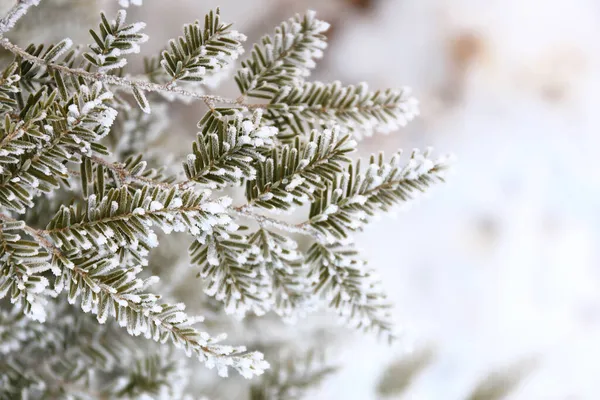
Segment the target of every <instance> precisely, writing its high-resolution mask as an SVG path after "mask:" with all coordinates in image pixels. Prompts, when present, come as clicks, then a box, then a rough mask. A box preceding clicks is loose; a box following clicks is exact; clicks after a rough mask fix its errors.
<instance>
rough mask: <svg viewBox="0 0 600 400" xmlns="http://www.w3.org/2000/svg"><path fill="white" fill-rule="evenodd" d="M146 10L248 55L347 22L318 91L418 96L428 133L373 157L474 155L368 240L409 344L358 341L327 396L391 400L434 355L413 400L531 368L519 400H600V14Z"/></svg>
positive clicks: (492, 6)
mask: <svg viewBox="0 0 600 400" xmlns="http://www.w3.org/2000/svg"><path fill="white" fill-rule="evenodd" d="M361 4H371V7H367V8H363V7H359V5H361ZM145 5H146V9H145V10H144V11H140V14H142V15H143V16H144V17H143V20H145V21H147V22H148V24H149V26H150V27H154V29H155V30H156V27H157V25H159V26H160V27H161V28H159V30H157V31H156V32H155V34H154V37H153V39H152V42H151V43H150V44H149V45H155V46H157V48H158V47H160V46H162V44H163V43H164V41H165V40H166V39H167V38H169V37H172V36H174V35H175V34H176V33H177V32H178V29H179V26H178V22H184V21H187V22H189V21H190V20H191V18H195V17H201V16H202V15H203V13H204V12H205V11H206V10H207V9H208V8H209V7H212V6H215V5H220V6H221V8H222V14H223V15H224V18H225V19H226V20H227V21H234V22H237V21H240V22H239V23H236V26H237V29H239V30H241V31H242V32H245V33H247V34H248V36H249V37H250V40H252V39H256V38H257V37H258V36H259V35H260V34H262V33H264V32H270V31H271V30H272V27H273V26H274V24H276V23H277V22H278V21H280V20H282V19H283V18H285V17H287V16H289V15H291V14H292V13H293V12H296V11H302V10H304V9H306V8H312V9H315V10H317V11H318V12H319V15H320V16H321V17H322V18H324V19H328V20H329V21H331V22H332V32H331V44H330V48H329V50H328V52H327V54H326V56H325V59H324V60H323V61H322V63H321V66H320V69H319V70H318V72H317V74H316V76H315V79H323V80H331V79H340V80H341V81H342V82H344V83H356V82H359V81H361V80H365V81H367V82H369V83H370V84H371V87H381V88H384V87H396V86H402V85H410V86H412V87H413V89H414V91H415V93H416V95H417V96H418V97H419V98H420V100H421V104H422V116H421V118H420V119H419V120H418V121H417V122H414V123H412V125H410V126H409V127H408V128H406V129H405V130H403V131H399V132H395V133H392V134H390V135H388V136H376V137H373V138H371V139H369V140H367V141H365V142H363V143H362V145H363V149H365V153H367V152H369V151H376V150H379V149H380V148H384V149H387V150H388V151H392V150H395V149H396V148H399V147H403V148H407V149H410V148H412V147H415V146H418V147H425V146H428V145H431V146H433V147H434V148H435V149H436V150H437V151H439V152H442V153H446V152H453V153H454V154H456V156H457V158H458V162H457V165H456V171H455V173H454V175H453V176H452V177H451V179H450V182H449V183H448V184H447V185H444V186H440V187H437V188H436V189H435V190H434V191H433V192H432V193H431V195H430V196H428V197H427V198H423V199H421V201H419V203H418V204H415V205H414V206H413V207H412V208H411V209H410V211H409V212H402V213H399V214H398V216H397V217H396V218H393V219H390V218H387V217H386V218H383V219H382V220H381V221H379V222H376V223H373V224H372V225H371V226H370V227H369V228H368V229H367V230H366V231H365V232H364V234H362V235H361V237H360V239H359V240H358V241H359V243H361V244H362V246H363V247H364V251H365V255H366V257H367V258H368V260H369V262H370V263H371V265H373V266H376V267H377V268H379V270H380V271H381V275H382V277H383V278H384V282H385V285H386V287H387V290H388V293H389V294H390V297H391V298H392V300H393V301H394V302H395V304H396V314H397V315H396V317H397V321H398V323H399V324H400V325H401V326H402V327H403V328H404V331H405V335H404V336H403V339H402V340H400V342H399V343H397V344H396V345H395V346H394V347H392V348H389V347H388V346H386V345H385V344H384V343H378V342H377V341H376V340H372V339H370V338H367V337H364V336H360V335H357V336H355V338H354V343H353V344H352V345H350V346H345V348H346V350H345V351H343V354H342V355H341V356H340V358H341V360H342V364H343V365H344V367H343V368H342V369H341V371H340V372H339V373H338V374H337V375H335V376H334V377H333V378H332V379H330V380H328V381H327V382H326V383H325V384H324V385H323V387H322V388H321V389H320V390H318V391H317V392H316V393H314V395H313V396H311V398H314V399H338V398H344V399H357V400H359V399H360V400H367V399H375V398H377V393H376V391H375V388H376V386H377V384H378V382H379V380H380V379H381V376H382V374H383V372H384V370H385V369H386V367H387V366H388V365H389V364H390V363H392V362H393V361H394V360H397V359H399V358H402V357H410V352H411V350H419V349H420V348H423V347H425V346H427V347H432V348H434V349H435V350H434V358H433V360H432V362H431V364H429V365H428V366H427V367H426V368H425V369H424V370H423V371H422V373H420V374H419V375H418V376H417V377H416V379H415V380H414V381H413V382H412V384H411V385H410V386H409V388H408V390H407V391H405V392H404V394H403V397H402V398H409V399H425V400H426V399H461V398H465V397H466V396H467V395H468V394H469V393H470V391H471V390H472V389H473V388H474V386H475V385H476V384H477V383H478V382H480V381H481V379H482V378H484V377H485V376H486V375H487V374H488V373H489V372H491V371H494V370H500V371H502V370H503V369H506V368H510V366H512V365H515V364H518V363H519V362H521V361H523V360H526V361H527V360H532V359H533V360H535V362H534V365H535V367H534V368H533V370H532V372H531V373H530V374H529V375H528V376H527V378H526V379H525V380H524V382H523V384H522V385H521V386H519V389H518V390H517V391H515V392H514V393H512V394H511V396H510V398H514V399H573V400H574V399H596V398H598V396H600V380H599V379H598V372H600V290H599V289H600V264H599V261H600V257H599V250H598V248H599V247H598V245H599V244H600V243H599V239H600V213H599V210H600V169H599V168H598V166H597V159H598V145H599V144H600V139H599V138H600V111H599V108H600V74H599V71H600V65H599V61H600V41H599V40H598V38H599V37H600V3H599V2H598V1H596V0H572V1H569V2H565V1H560V0H485V1H480V0H373V1H370V2H369V1H358V0H355V1H342V0H339V1H334V0H331V1H326V0H314V1H310V0H301V1H300V0H295V1H292V0H288V1H284V0H280V1H275V0H263V1H258V0H256V1H250V0H245V1H239V0H218V1H213V0H211V1H202V2H198V1H173V2H169V5H168V7H167V6H166V5H165V2H163V1H159V0H145ZM167 13H168V15H169V16H170V19H169V20H168V23H165V22H163V24H164V25H161V22H160V21H161V20H162V21H164V19H163V18H164V16H165V15H166V14H167ZM224 90H225V91H227V90H228V89H227V88H225V89H224Z"/></svg>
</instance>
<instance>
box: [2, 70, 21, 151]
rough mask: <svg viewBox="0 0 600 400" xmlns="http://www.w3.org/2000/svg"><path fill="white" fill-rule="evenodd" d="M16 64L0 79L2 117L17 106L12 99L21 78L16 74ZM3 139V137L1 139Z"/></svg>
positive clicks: (3, 73)
mask: <svg viewBox="0 0 600 400" xmlns="http://www.w3.org/2000/svg"><path fill="white" fill-rule="evenodd" d="M17 68H19V64H18V63H12V64H10V65H9V66H8V67H7V68H5V69H4V71H3V72H2V78H0V79H1V80H0V113H1V115H2V116H4V115H5V114H6V113H7V112H10V111H11V110H13V109H14V108H15V107H16V106H17V102H16V100H15V99H14V98H13V96H14V93H18V92H19V84H18V82H19V80H20V79H21V76H20V75H18V74H16V72H17ZM2 139H4V137H3V138H2Z"/></svg>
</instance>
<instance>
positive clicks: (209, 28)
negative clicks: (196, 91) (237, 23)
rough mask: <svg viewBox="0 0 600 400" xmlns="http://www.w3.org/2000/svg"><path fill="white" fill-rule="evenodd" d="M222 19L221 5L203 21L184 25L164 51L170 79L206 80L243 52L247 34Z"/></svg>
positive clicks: (163, 61) (166, 68)
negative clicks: (181, 33) (180, 34)
mask: <svg viewBox="0 0 600 400" xmlns="http://www.w3.org/2000/svg"><path fill="white" fill-rule="evenodd" d="M230 28H231V24H226V23H223V22H222V21H221V15H220V12H219V9H218V8H217V9H216V11H211V12H210V13H208V14H206V16H205V18H204V27H201V26H200V22H199V21H196V22H194V23H193V24H187V25H184V26H183V36H180V37H178V38H177V39H173V40H171V41H170V42H169V46H168V47H167V49H166V50H165V51H163V52H162V58H161V60H160V65H161V66H162V68H163V70H164V71H165V72H166V73H167V74H168V75H169V77H170V79H171V80H170V82H172V83H174V82H177V81H183V82H186V81H190V82H202V81H204V80H206V79H207V78H209V77H211V76H214V75H216V74H217V73H218V72H220V71H221V70H222V69H223V68H225V67H226V66H228V65H230V63H231V62H232V61H234V60H236V59H237V58H238V57H239V55H240V54H242V53H243V51H244V48H243V47H242V43H243V42H244V41H245V40H246V36H244V35H243V34H241V33H239V32H237V31H235V30H232V29H230Z"/></svg>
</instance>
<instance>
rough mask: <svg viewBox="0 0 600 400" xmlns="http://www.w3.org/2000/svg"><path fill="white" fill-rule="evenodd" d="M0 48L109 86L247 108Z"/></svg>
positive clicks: (10, 46) (5, 42) (4, 42)
mask: <svg viewBox="0 0 600 400" xmlns="http://www.w3.org/2000/svg"><path fill="white" fill-rule="evenodd" d="M0 46H2V47H4V48H5V49H6V50H8V51H10V52H11V53H13V54H15V55H17V56H19V57H21V58H23V59H24V60H27V61H29V62H32V63H34V64H37V65H40V66H43V67H46V68H50V69H54V70H56V71H59V72H62V73H65V74H68V75H74V76H80V77H82V78H87V79H91V80H93V81H97V82H102V83H106V84H109V85H117V86H125V87H128V88H134V87H136V88H137V89H138V90H141V91H145V92H163V93H175V94H178V95H181V96H185V97H189V98H193V99H197V100H203V101H205V102H208V104H213V103H222V104H236V105H239V106H246V107H247V105H246V104H244V103H242V102H241V100H239V99H238V100H236V99H229V98H225V97H221V96H215V95H209V94H200V93H196V92H192V91H189V90H186V89H183V88H180V87H177V86H173V84H165V85H159V84H156V83H152V82H146V81H141V80H133V79H129V78H122V77H119V76H115V75H107V74H103V73H101V72H90V71H86V70H83V69H80V68H69V67H66V66H64V65H59V64H54V63H50V62H47V61H45V60H44V59H42V58H40V57H36V56H34V55H32V54H29V53H28V52H26V51H25V50H23V49H22V48H20V47H19V46H17V45H16V44H14V43H12V42H11V41H10V40H8V39H6V38H3V39H2V40H0Z"/></svg>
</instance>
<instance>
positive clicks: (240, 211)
mask: <svg viewBox="0 0 600 400" xmlns="http://www.w3.org/2000/svg"><path fill="white" fill-rule="evenodd" d="M86 157H89V158H90V159H91V160H92V161H94V162H95V163H97V164H100V165H102V166H104V167H106V168H108V169H110V170H111V171H113V172H115V174H117V176H118V177H119V181H120V183H122V184H126V183H128V182H130V181H137V182H140V183H143V184H148V185H153V186H160V187H163V188H172V187H176V188H178V189H182V188H184V187H187V186H188V185H190V184H192V183H193V181H190V180H185V181H181V182H178V183H167V182H159V181H156V180H153V179H151V178H146V177H143V176H136V175H134V174H132V173H131V171H129V170H128V169H126V168H124V167H123V165H122V164H119V163H112V162H110V161H108V160H105V159H103V158H101V157H98V156H87V155H86ZM226 211H228V212H229V213H231V214H235V215H237V216H242V217H246V218H250V219H252V220H254V221H255V222H256V223H258V224H259V225H261V226H270V227H272V228H277V229H280V230H282V231H285V232H289V233H299V234H302V235H306V236H313V237H315V238H316V239H317V240H318V241H319V242H323V243H325V240H326V237H325V235H323V234H322V233H320V232H319V231H317V230H316V229H314V228H312V227H311V226H310V225H309V224H308V221H307V222H304V223H301V224H290V223H287V222H283V221H280V220H276V219H274V218H270V217H267V216H265V215H261V214H257V213H256V212H254V211H253V207H252V204H245V205H242V206H239V207H232V208H229V209H228V210H226Z"/></svg>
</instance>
